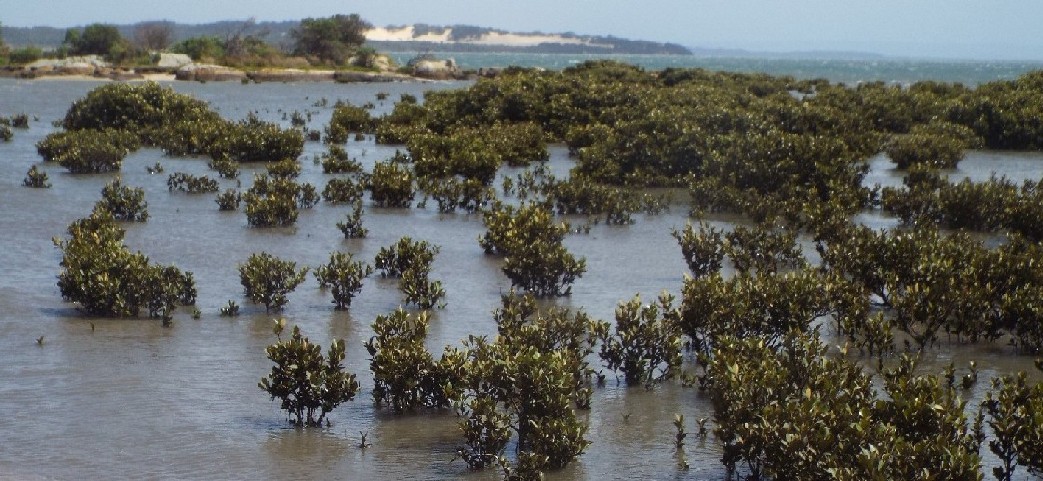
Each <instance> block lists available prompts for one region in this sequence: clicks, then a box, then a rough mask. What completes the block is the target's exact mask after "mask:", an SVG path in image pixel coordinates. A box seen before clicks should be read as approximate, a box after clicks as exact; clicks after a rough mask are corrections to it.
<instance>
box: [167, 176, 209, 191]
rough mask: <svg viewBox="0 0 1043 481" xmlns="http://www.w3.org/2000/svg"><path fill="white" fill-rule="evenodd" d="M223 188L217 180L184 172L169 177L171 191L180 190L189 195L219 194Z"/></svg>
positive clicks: (168, 183) (168, 187) (168, 184)
mask: <svg viewBox="0 0 1043 481" xmlns="http://www.w3.org/2000/svg"><path fill="white" fill-rule="evenodd" d="M220 188H221V186H220V184H218V183H217V181H216V180H214V179H211V178H209V177H207V176H205V175H201V176H198V177H197V176H194V175H191V174H186V173H184V172H175V173H173V174H170V176H169V177H167V189H168V190H170V191H175V190H180V191H181V192H187V193H189V194H205V193H210V192H217V191H218V190H220Z"/></svg>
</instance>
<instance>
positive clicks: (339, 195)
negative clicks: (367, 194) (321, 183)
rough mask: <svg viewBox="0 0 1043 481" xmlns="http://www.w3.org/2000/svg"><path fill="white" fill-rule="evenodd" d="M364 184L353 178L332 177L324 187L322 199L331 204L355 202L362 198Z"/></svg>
mask: <svg viewBox="0 0 1043 481" xmlns="http://www.w3.org/2000/svg"><path fill="white" fill-rule="evenodd" d="M362 192H363V189H362V184H361V183H359V182H355V181H354V180H351V179H346V178H340V179H330V180H329V182H326V187H325V188H324V189H322V200H325V201H326V202H329V203H331V204H354V203H356V202H359V201H361V200H362Z"/></svg>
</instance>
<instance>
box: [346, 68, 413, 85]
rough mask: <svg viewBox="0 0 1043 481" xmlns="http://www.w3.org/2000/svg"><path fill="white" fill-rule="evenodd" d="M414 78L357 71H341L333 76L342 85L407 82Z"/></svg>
mask: <svg viewBox="0 0 1043 481" xmlns="http://www.w3.org/2000/svg"><path fill="white" fill-rule="evenodd" d="M412 79H413V78H412V77H410V76H408V75H402V74H396V73H376V72H359V71H357V70H341V71H338V72H336V73H335V74H333V80H336V81H337V82H340V83H365V82H405V81H408V80H412Z"/></svg>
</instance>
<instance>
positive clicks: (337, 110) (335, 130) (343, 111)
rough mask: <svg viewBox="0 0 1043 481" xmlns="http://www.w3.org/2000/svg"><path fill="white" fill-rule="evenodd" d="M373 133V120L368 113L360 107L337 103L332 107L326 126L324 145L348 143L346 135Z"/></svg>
mask: <svg viewBox="0 0 1043 481" xmlns="http://www.w3.org/2000/svg"><path fill="white" fill-rule="evenodd" d="M372 131H373V118H372V117H370V115H369V111H367V110H366V109H364V108H362V107H356V106H354V105H350V104H345V103H342V102H337V104H336V105H335V106H334V107H333V116H332V117H331V118H330V123H329V125H327V126H326V140H325V141H326V143H328V144H343V143H344V142H347V141H348V134H349V133H351V132H355V133H369V132H372Z"/></svg>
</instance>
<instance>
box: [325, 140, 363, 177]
mask: <svg viewBox="0 0 1043 481" xmlns="http://www.w3.org/2000/svg"><path fill="white" fill-rule="evenodd" d="M359 172H362V164H359V162H358V161H357V160H354V159H351V158H349V157H348V152H347V151H345V150H344V147H341V146H339V145H330V146H329V150H327V151H326V153H324V154H322V173H324V174H355V173H359Z"/></svg>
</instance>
